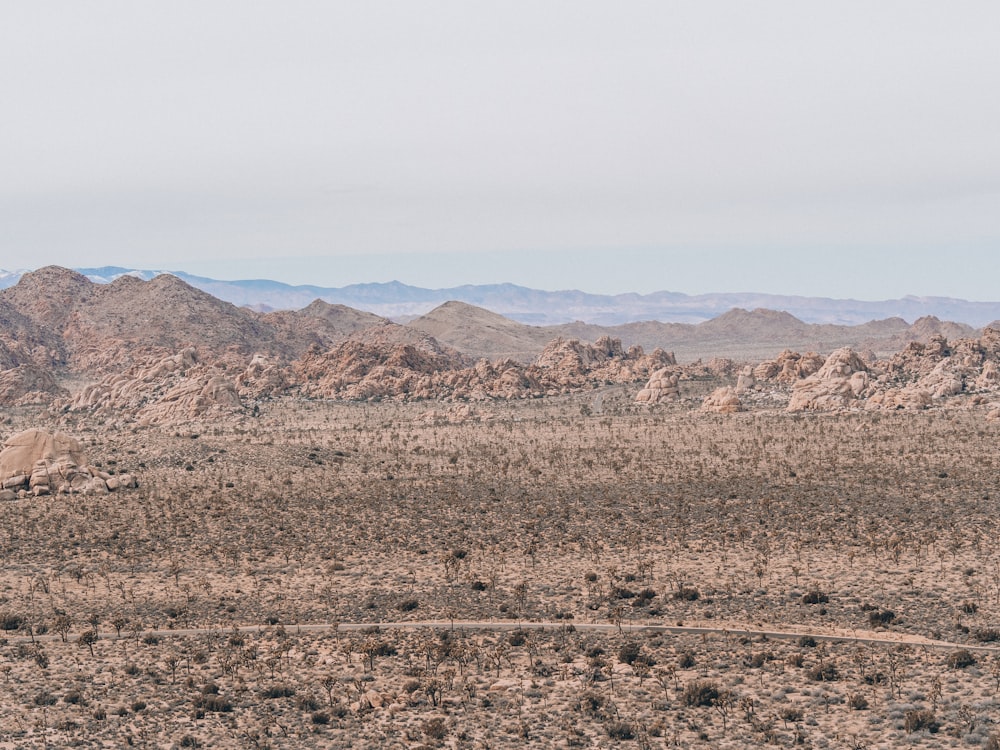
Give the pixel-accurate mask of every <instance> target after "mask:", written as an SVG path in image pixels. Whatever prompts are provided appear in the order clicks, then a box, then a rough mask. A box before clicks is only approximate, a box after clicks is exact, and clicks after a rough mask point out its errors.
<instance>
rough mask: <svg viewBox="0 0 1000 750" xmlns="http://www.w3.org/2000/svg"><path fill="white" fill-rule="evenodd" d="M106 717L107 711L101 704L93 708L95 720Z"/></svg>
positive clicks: (102, 719)
mask: <svg viewBox="0 0 1000 750" xmlns="http://www.w3.org/2000/svg"><path fill="white" fill-rule="evenodd" d="M106 718H108V712H107V711H106V710H105V709H104V707H103V706H98V707H97V708H95V709H94V719H95V720H97V721H104V720H105V719H106Z"/></svg>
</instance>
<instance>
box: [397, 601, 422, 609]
mask: <svg viewBox="0 0 1000 750" xmlns="http://www.w3.org/2000/svg"><path fill="white" fill-rule="evenodd" d="M419 606H420V602H418V601H417V600H416V599H403V601H401V602H400V603H399V604H397V605H396V609H398V610H399V611H400V612H412V611H413V610H415V609H416V608H417V607H419Z"/></svg>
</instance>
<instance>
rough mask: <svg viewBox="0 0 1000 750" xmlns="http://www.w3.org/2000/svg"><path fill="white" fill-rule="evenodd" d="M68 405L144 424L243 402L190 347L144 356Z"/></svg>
mask: <svg viewBox="0 0 1000 750" xmlns="http://www.w3.org/2000/svg"><path fill="white" fill-rule="evenodd" d="M67 407H68V408H69V410H70V411H92V412H96V413H105V414H107V413H117V414H119V415H122V416H125V417H127V418H130V419H135V420H137V421H139V422H141V423H143V424H170V423H175V422H183V421H187V420H191V419H197V418H200V417H203V416H205V415H206V414H209V413H214V412H219V413H231V412H234V411H238V410H239V409H240V408H242V404H241V402H240V398H239V395H238V393H237V391H236V386H235V385H234V384H233V383H232V382H231V381H230V380H229V379H228V378H226V377H225V376H224V375H223V374H222V373H221V371H219V370H217V369H216V368H214V367H212V366H210V365H207V364H205V363H203V362H202V361H201V359H200V357H199V355H198V353H197V351H196V350H194V349H193V348H187V349H182V350H181V351H179V352H178V353H177V354H174V355H171V356H169V357H163V358H153V359H151V360H144V361H142V362H140V363H138V364H136V365H133V366H132V367H130V368H129V369H127V370H125V371H124V372H121V373H116V374H114V375H108V376H107V377H105V378H104V379H103V380H101V381H100V382H99V383H95V384H93V385H90V386H87V387H86V388H84V389H83V390H81V391H79V392H77V393H75V394H74V395H73V396H72V397H71V399H70V401H69V403H68V404H67Z"/></svg>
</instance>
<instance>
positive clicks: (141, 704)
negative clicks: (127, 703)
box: [132, 701, 146, 713]
mask: <svg viewBox="0 0 1000 750" xmlns="http://www.w3.org/2000/svg"><path fill="white" fill-rule="evenodd" d="M145 709H146V701H132V711H133V712H135V713H139V712H140V711H144V710H145Z"/></svg>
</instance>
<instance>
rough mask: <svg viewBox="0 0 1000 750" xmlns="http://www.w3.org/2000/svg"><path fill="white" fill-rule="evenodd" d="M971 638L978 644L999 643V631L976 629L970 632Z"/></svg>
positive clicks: (994, 629)
mask: <svg viewBox="0 0 1000 750" xmlns="http://www.w3.org/2000/svg"><path fill="white" fill-rule="evenodd" d="M972 637H973V638H975V639H976V640H977V641H979V642H980V643H992V642H993V641H1000V630H997V629H996V628H976V629H975V630H973V631H972Z"/></svg>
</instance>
